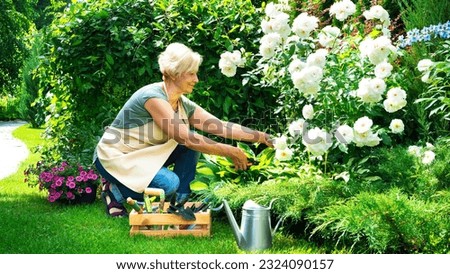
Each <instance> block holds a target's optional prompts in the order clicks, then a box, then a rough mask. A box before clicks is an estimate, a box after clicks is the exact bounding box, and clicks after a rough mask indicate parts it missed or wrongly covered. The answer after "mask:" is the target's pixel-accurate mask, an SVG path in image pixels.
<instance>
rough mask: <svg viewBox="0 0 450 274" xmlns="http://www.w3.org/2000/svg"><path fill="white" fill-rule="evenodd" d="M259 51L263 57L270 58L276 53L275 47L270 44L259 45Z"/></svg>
mask: <svg viewBox="0 0 450 274" xmlns="http://www.w3.org/2000/svg"><path fill="white" fill-rule="evenodd" d="M259 53H260V54H261V56H262V57H263V58H266V59H270V58H272V57H273V56H274V55H275V48H274V46H273V45H270V44H261V45H260V46H259Z"/></svg>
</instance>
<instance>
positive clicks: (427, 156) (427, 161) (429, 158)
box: [422, 150, 436, 165]
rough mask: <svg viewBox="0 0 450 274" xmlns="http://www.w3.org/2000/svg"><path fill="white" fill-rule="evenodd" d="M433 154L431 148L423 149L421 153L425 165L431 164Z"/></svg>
mask: <svg viewBox="0 0 450 274" xmlns="http://www.w3.org/2000/svg"><path fill="white" fill-rule="evenodd" d="M435 156H436V155H435V154H434V152H433V151H431V150H427V151H425V152H424V154H423V158H422V163H423V164H425V165H429V164H431V162H433V160H434V158H435Z"/></svg>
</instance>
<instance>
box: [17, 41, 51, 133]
mask: <svg viewBox="0 0 450 274" xmlns="http://www.w3.org/2000/svg"><path fill="white" fill-rule="evenodd" d="M41 36H42V34H41V33H36V34H35V36H34V39H33V41H34V42H33V45H32V48H31V50H30V56H29V57H28V58H27V60H25V62H24V64H23V67H22V70H21V74H22V84H21V87H20V92H19V98H20V114H21V116H22V118H23V119H25V120H27V121H28V122H29V123H30V124H31V126H32V127H35V128H39V127H40V126H42V125H43V124H44V122H45V106H44V104H43V101H44V99H43V98H42V96H39V82H38V79H36V78H35V77H33V75H34V70H35V69H36V68H37V67H38V65H39V56H40V51H41V48H42V37H41Z"/></svg>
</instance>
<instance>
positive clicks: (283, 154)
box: [275, 148, 293, 161]
mask: <svg viewBox="0 0 450 274" xmlns="http://www.w3.org/2000/svg"><path fill="white" fill-rule="evenodd" d="M292 154H293V151H292V150H291V149H290V148H285V149H277V150H275V159H277V160H278V161H289V160H291V159H292Z"/></svg>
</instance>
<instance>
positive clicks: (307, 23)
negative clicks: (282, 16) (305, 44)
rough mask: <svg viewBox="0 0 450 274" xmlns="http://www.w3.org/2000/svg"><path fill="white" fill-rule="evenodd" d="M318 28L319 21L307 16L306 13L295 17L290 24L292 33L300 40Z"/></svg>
mask: <svg viewBox="0 0 450 274" xmlns="http://www.w3.org/2000/svg"><path fill="white" fill-rule="evenodd" d="M318 26H319V19H318V18H317V17H315V16H309V15H308V14H307V13H306V12H304V13H301V14H300V15H299V16H297V17H296V18H295V19H294V21H293V23H292V31H293V32H294V33H295V34H297V35H298V36H299V37H300V38H307V37H309V34H310V33H311V31H313V30H315V29H316V28H317V27H318Z"/></svg>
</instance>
